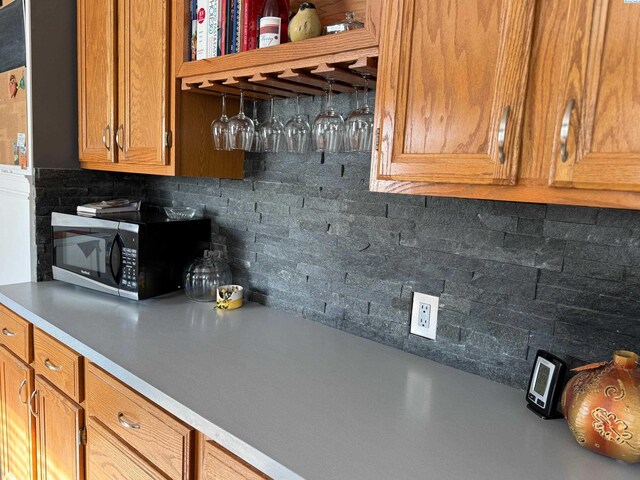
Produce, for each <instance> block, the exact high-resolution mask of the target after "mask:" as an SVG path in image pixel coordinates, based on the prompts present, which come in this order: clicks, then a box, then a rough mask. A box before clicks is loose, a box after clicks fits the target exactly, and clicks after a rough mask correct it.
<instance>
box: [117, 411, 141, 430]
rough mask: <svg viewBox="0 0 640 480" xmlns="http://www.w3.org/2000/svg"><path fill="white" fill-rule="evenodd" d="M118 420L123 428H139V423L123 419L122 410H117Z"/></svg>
mask: <svg viewBox="0 0 640 480" xmlns="http://www.w3.org/2000/svg"><path fill="white" fill-rule="evenodd" d="M118 422H119V423H120V425H122V426H123V427H124V428H129V429H133V430H139V429H140V424H139V423H130V422H127V421H126V420H125V419H124V413H122V412H118Z"/></svg>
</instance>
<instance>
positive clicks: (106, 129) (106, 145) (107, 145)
mask: <svg viewBox="0 0 640 480" xmlns="http://www.w3.org/2000/svg"><path fill="white" fill-rule="evenodd" d="M107 132H108V133H109V136H108V137H107ZM107 138H109V143H107ZM102 143H103V144H104V148H106V149H107V150H109V151H111V125H107V126H106V127H104V130H103V131H102Z"/></svg>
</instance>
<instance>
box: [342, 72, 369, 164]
mask: <svg viewBox="0 0 640 480" xmlns="http://www.w3.org/2000/svg"><path fill="white" fill-rule="evenodd" d="M363 77H364V105H363V106H362V107H360V108H357V109H356V110H354V111H353V112H351V114H350V115H349V118H348V119H347V125H346V132H347V134H346V140H347V142H348V146H347V149H348V150H349V151H351V152H370V151H371V147H372V144H373V111H372V110H371V108H370V107H369V79H368V77H367V76H366V75H363Z"/></svg>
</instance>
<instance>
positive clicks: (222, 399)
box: [0, 282, 640, 480]
mask: <svg viewBox="0 0 640 480" xmlns="http://www.w3.org/2000/svg"><path fill="white" fill-rule="evenodd" d="M0 302H2V303H3V304H5V305H6V306H7V307H9V308H11V309H12V310H14V311H16V312H17V313H18V314H20V315H22V316H23V317H24V318H26V319H27V320H29V321H31V322H33V323H34V324H35V325H36V326H37V327H38V328H40V329H42V330H44V331H45V332H47V333H49V334H50V335H52V336H54V337H56V338H58V339H59V340H60V341H62V342H64V343H66V344H67V345H69V346H70V347H72V348H73V349H75V350H76V351H78V352H79V353H80V354H82V355H84V356H85V357H87V358H88V359H89V360H91V361H93V362H94V363H96V364H97V365H99V366H101V367H102V368H104V369H105V370H107V371H108V372H110V373H111V374H112V375H114V376H115V377H116V378H118V379H120V380H121V381H123V382H125V383H127V384H128V385H130V386H131V387H132V388H134V389H136V390H138V391H139V392H140V393H142V394H143V395H145V396H146V397H148V398H149V399H151V400H152V401H154V402H156V403H157V404H159V405H160V406H162V407H164V408H165V409H166V410H168V411H170V412H171V413H173V414H174V415H175V416H176V417H178V418H180V419H181V420H183V421H184V422H186V423H188V424H190V425H192V426H193V427H195V428H197V429H198V430H200V431H201V432H203V433H204V434H206V435H208V436H209V437H211V438H213V439H214V440H216V441H218V442H219V443H221V444H222V445H224V446H225V447H227V448H228V449H229V450H231V451H233V452H235V453H236V454H238V455H239V456H241V457H243V458H245V459H246V460H247V461H248V462H250V463H252V464H253V465H255V466H256V467H257V468H259V469H260V470H262V471H264V472H265V473H267V474H269V475H271V476H272V477H274V478H308V479H350V480H354V479H419V478H421V479H431V478H433V479H442V480H446V479H474V480H484V479H487V480H489V479H491V480H502V479H504V480H507V479H508V480H514V479H536V480H540V479H543V480H550V479H564V480H572V479H576V480H578V479H579V480H589V479H594V480H596V479H597V480H601V479H602V478H616V479H617V480H626V479H629V480H631V479H633V480H637V479H638V478H639V476H640V465H626V464H623V463H620V462H616V461H613V460H610V459H608V458H605V457H601V456H598V455H596V454H593V453H591V452H588V451H586V450H584V449H582V448H580V447H579V446H578V445H577V444H576V443H575V442H574V440H573V438H572V437H571V435H570V433H569V430H568V428H567V426H566V424H565V422H564V421H563V420H550V421H544V420H541V419H539V418H538V417H536V416H535V415H533V414H532V413H531V412H529V411H528V410H527V409H526V408H525V400H524V392H522V391H519V390H515V389H512V388H509V387H507V386H504V385H500V384H497V383H494V382H491V381H489V380H486V379H483V378H480V377H477V376H474V375H470V374H467V373H464V372H461V371H458V370H455V369H452V368H449V367H446V366H443V365H439V364H437V363H434V362H432V361H429V360H425V359H423V358H420V357H417V356H414V355H410V354H407V353H404V352H402V351H400V350H396V349H393V348H389V347H386V346H383V345H379V344H377V343H374V342H371V341H369V340H365V339H362V338H359V337H355V336H352V335H349V334H347V333H344V332H341V331H339V330H336V329H332V328H330V327H326V326H324V325H321V324H319V323H316V322H312V321H308V320H304V319H301V318H298V317H296V316H293V315H289V314H286V313H282V312H278V311H275V310H272V309H269V308H266V307H263V306H260V305H256V304H247V305H245V306H244V307H243V308H241V309H239V310H235V311H215V310H214V309H213V305H212V304H201V303H195V302H190V301H188V300H187V299H186V298H185V297H184V296H183V295H182V294H181V293H177V294H172V295H169V296H165V297H161V298H156V299H150V300H145V301H141V302H134V301H130V300H124V299H119V298H117V297H111V296H108V295H104V294H101V293H96V292H92V291H90V290H85V289H82V288H80V287H75V286H72V285H67V284H64V283H60V282H44V283H24V284H17V285H8V286H3V287H0Z"/></svg>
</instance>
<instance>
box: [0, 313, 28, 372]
mask: <svg viewBox="0 0 640 480" xmlns="http://www.w3.org/2000/svg"><path fill="white" fill-rule="evenodd" d="M32 337H33V325H31V323H29V322H27V321H26V320H25V319H24V318H22V317H20V316H19V315H17V314H15V313H14V312H13V311H11V310H9V309H8V308H7V307H5V306H4V305H0V343H2V344H3V345H5V346H6V347H7V348H8V349H9V350H11V351H12V352H13V353H15V354H16V355H17V356H18V357H20V358H21V359H22V360H24V361H25V362H26V363H31V360H32V359H33V348H32V345H33V340H32Z"/></svg>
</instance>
